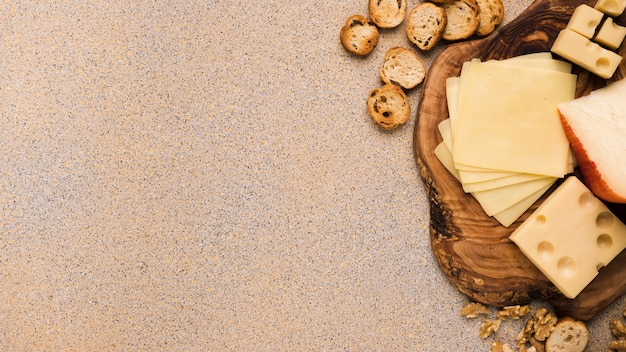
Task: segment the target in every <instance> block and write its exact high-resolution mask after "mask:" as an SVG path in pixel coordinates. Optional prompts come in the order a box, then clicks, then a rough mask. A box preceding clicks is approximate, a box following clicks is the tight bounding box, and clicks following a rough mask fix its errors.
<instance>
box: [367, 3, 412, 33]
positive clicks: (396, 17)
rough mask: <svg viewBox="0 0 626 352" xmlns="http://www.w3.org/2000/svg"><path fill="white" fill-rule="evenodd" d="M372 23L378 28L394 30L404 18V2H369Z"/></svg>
mask: <svg viewBox="0 0 626 352" xmlns="http://www.w3.org/2000/svg"><path fill="white" fill-rule="evenodd" d="M369 12H370V18H371V19H372V22H374V23H375V24H376V25H377V26H378V27H380V28H395V27H397V26H398V25H399V24H400V23H402V21H404V18H405V17H406V0H369Z"/></svg>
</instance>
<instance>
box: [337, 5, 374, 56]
mask: <svg viewBox="0 0 626 352" xmlns="http://www.w3.org/2000/svg"><path fill="white" fill-rule="evenodd" d="M378 36H379V34H378V28H377V27H376V25H375V24H374V23H373V22H372V21H370V20H368V19H367V18H365V17H363V16H361V15H353V16H350V17H349V18H348V20H347V21H346V24H345V25H344V26H343V27H342V28H341V32H340V34H339V37H340V39H341V44H343V47H344V48H346V50H348V51H349V52H351V53H353V54H356V55H359V56H366V55H368V54H369V53H371V52H372V50H374V48H375V47H376V44H378Z"/></svg>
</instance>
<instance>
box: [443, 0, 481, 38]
mask: <svg viewBox="0 0 626 352" xmlns="http://www.w3.org/2000/svg"><path fill="white" fill-rule="evenodd" d="M441 6H442V7H443V9H444V10H445V11H446V18H447V23H446V28H445V30H444V31H443V34H442V38H443V39H445V40H448V41H457V40H461V39H467V38H469V37H471V36H472V35H474V33H475V32H476V29H478V25H479V24H480V20H479V18H478V14H479V13H480V8H479V7H478V3H477V2H476V0H456V1H453V2H448V3H445V4H442V5H441Z"/></svg>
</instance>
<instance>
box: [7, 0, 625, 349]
mask: <svg viewBox="0 0 626 352" xmlns="http://www.w3.org/2000/svg"><path fill="white" fill-rule="evenodd" d="M417 3H418V2H417V1H411V0H410V1H409V8H411V7H413V6H414V5H416V4H417ZM505 3H506V8H507V10H506V11H507V12H506V19H505V21H507V22H508V21H510V20H511V19H512V18H514V17H515V16H516V15H517V14H519V13H520V12H521V11H522V10H523V9H524V8H525V7H526V6H527V5H528V4H529V2H528V1H526V0H524V1H520V2H514V1H507V2H505ZM357 13H358V14H367V3H366V1H360V2H359V1H343V0H341V1H320V0H311V1H301V2H295V3H294V2H291V3H289V2H285V1H278V0H261V1H239V0H234V1H221V0H219V1H195V0H185V1H177V0H173V1H163V2H155V1H143V0H142V1H123V0H122V1H120V0H114V1H57V0H53V1H10V0H9V1H4V2H2V3H1V4H0V350H3V351H32V350H40V351H70V350H71V351H99V350H102V351H303V350H307V351H339V350H341V351H385V350H387V351H488V350H489V344H490V343H491V342H492V341H493V340H494V338H489V339H485V340H481V339H480V338H479V337H478V327H479V326H480V321H479V320H466V319H465V318H462V317H460V315H459V311H460V309H461V307H462V306H463V305H464V304H465V303H466V298H465V297H464V296H463V295H461V294H460V293H459V292H458V291H457V290H456V289H455V288H454V287H452V285H451V284H450V283H449V282H448V281H447V280H446V278H445V277H444V276H443V274H442V273H441V272H440V270H439V268H438V267H437V265H436V262H435V260H434V258H433V255H432V253H431V251H430V243H429V239H428V226H429V225H428V224H429V215H428V200H427V198H426V195H425V191H424V187H423V185H422V183H421V180H420V178H419V176H418V173H417V169H416V165H415V160H414V157H413V152H412V132H413V126H414V124H415V114H414V111H415V110H416V109H417V105H418V103H419V101H418V100H419V94H420V88H416V89H414V90H412V91H411V92H409V98H410V100H411V105H412V108H413V109H414V110H413V113H412V117H411V119H410V120H409V121H408V122H407V123H406V124H405V125H404V126H402V127H401V128H399V129H397V130H394V131H392V132H384V131H382V130H380V129H379V128H377V127H376V126H375V125H374V124H373V122H372V121H371V120H370V118H369V117H368V115H367V111H366V107H365V99H366V96H367V94H368V92H369V91H370V90H371V89H373V88H375V87H377V86H379V85H380V84H381V82H380V79H379V77H378V68H379V66H380V64H381V62H382V59H383V57H384V53H385V52H386V50H387V49H389V48H390V47H392V46H396V45H400V46H405V47H412V46H411V44H410V43H409V42H408V40H407V39H406V36H405V34H404V25H401V26H400V27H398V28H396V29H392V30H382V31H381V38H380V42H379V44H378V47H377V48H376V50H375V51H374V53H372V54H371V55H370V56H368V57H367V58H356V57H354V56H351V55H349V54H348V53H347V52H346V51H345V50H344V49H343V48H342V47H341V44H340V42H339V29H340V28H341V26H342V25H343V23H344V21H345V20H346V19H347V18H348V17H349V16H350V15H352V14H357ZM442 49H443V45H442V46H439V47H438V48H437V49H434V50H433V51H432V52H431V53H428V54H420V55H421V57H422V58H423V59H424V61H425V62H426V64H427V66H428V65H430V63H431V62H432V60H433V58H434V57H435V56H436V55H437V54H438V53H439V52H440V51H441V50H442ZM541 304H542V302H536V303H534V305H537V306H541ZM624 306H626V303H625V302H624V299H620V300H619V301H618V302H616V303H615V304H614V305H612V306H611V308H609V309H607V310H606V311H605V312H603V313H602V314H601V315H600V316H598V317H597V318H596V319H594V320H593V321H591V322H590V329H591V331H592V341H591V342H590V346H589V351H603V350H605V347H606V344H607V343H608V339H609V337H610V335H609V331H608V319H609V318H610V317H617V316H619V315H620V314H621V312H622V309H623V307H624ZM492 313H493V312H492ZM520 324H521V322H510V323H506V324H503V326H502V328H501V331H500V332H499V333H498V335H497V336H496V337H497V338H498V339H499V340H502V341H505V342H506V341H509V342H512V341H513V340H514V338H515V336H516V335H517V333H518V331H519V329H520V326H521V325H520Z"/></svg>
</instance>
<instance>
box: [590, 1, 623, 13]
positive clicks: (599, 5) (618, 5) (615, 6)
mask: <svg viewBox="0 0 626 352" xmlns="http://www.w3.org/2000/svg"><path fill="white" fill-rule="evenodd" d="M595 8H596V9H598V10H600V11H602V12H604V13H605V14H607V15H609V16H613V17H616V16H619V15H621V14H622V12H624V9H625V8H626V0H598V1H597V2H596V6H595Z"/></svg>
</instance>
